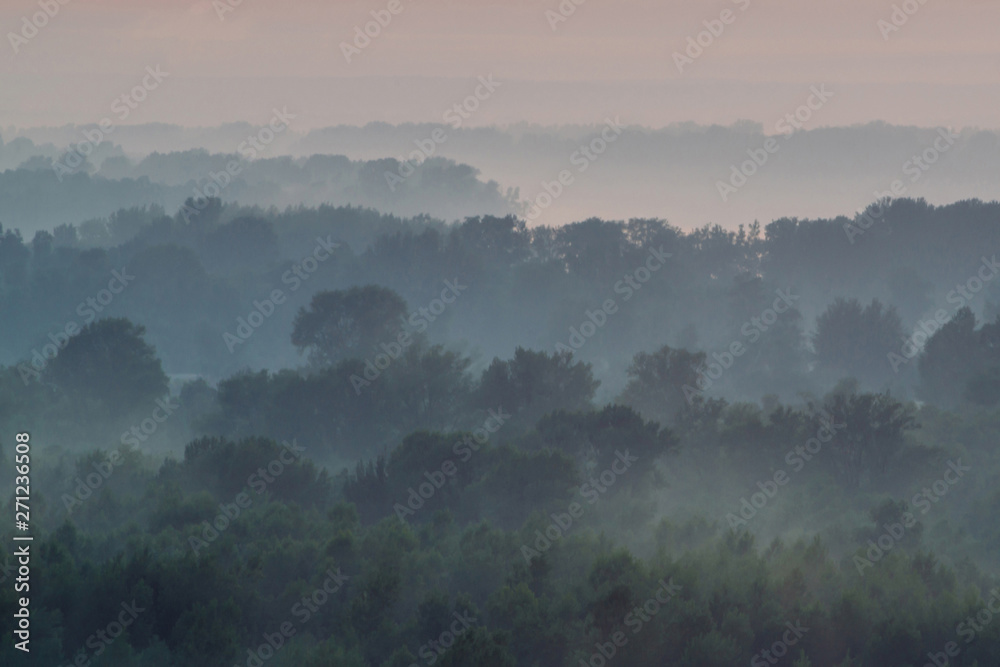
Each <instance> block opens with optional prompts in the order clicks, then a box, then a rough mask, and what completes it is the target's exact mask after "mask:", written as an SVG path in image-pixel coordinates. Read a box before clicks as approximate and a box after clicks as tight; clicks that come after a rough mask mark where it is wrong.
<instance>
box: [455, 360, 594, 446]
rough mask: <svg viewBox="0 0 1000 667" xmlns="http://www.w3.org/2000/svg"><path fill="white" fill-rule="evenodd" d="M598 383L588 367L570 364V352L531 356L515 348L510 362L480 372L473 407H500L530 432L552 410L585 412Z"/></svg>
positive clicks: (583, 364) (588, 365) (498, 363)
mask: <svg viewBox="0 0 1000 667" xmlns="http://www.w3.org/2000/svg"><path fill="white" fill-rule="evenodd" d="M599 384H600V380H595V379H594V375H593V372H592V370H591V366H590V364H587V363H584V362H582V361H578V362H576V363H574V362H573V354H572V353H571V352H554V353H552V354H551V355H550V354H548V353H547V352H535V351H533V350H526V349H524V348H523V347H518V348H517V349H516V350H514V358H513V359H509V360H506V361H503V360H501V359H500V358H495V359H494V360H493V363H491V364H490V366H489V368H487V369H486V370H485V371H483V375H482V378H481V379H480V381H479V389H478V390H477V392H476V396H475V398H474V402H475V405H476V407H479V408H482V409H484V410H485V409H489V408H494V409H496V408H497V407H502V408H503V409H504V410H507V411H508V412H510V413H512V414H513V415H514V418H515V420H517V421H519V422H520V424H521V427H522V428H530V427H531V426H533V425H534V424H535V422H536V421H537V420H538V419H539V418H540V417H541V416H542V415H544V414H546V413H549V412H552V411H553V410H568V411H571V412H572V411H581V410H588V409H590V407H591V402H592V401H593V399H594V393H595V392H596V391H597V387H598V385H599Z"/></svg>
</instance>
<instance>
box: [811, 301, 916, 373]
mask: <svg viewBox="0 0 1000 667" xmlns="http://www.w3.org/2000/svg"><path fill="white" fill-rule="evenodd" d="M903 340H904V335H903V323H902V320H901V319H900V317H899V313H897V312H896V309H895V307H893V306H883V305H882V303H881V302H880V301H879V300H878V299H874V300H873V301H872V302H871V303H870V304H868V305H867V306H864V307H862V305H861V302H859V301H858V300H857V299H850V300H848V299H843V298H838V299H837V300H836V301H834V302H833V303H832V304H830V306H829V307H828V308H827V309H826V310H825V311H824V312H823V314H822V315H820V316H819V318H818V319H817V320H816V335H815V336H814V338H813V346H814V348H815V350H816V359H817V361H818V362H819V365H820V367H821V368H823V369H826V370H827V371H830V372H833V373H838V374H840V375H849V376H852V377H855V378H858V379H859V380H861V381H862V382H865V383H867V384H872V385H879V384H882V383H883V382H884V381H885V380H886V379H887V378H888V377H889V372H890V370H891V369H892V367H891V365H890V363H889V361H888V359H889V357H888V355H889V353H891V352H896V353H898V352H899V350H900V349H901V347H902V345H903Z"/></svg>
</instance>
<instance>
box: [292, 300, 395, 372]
mask: <svg viewBox="0 0 1000 667" xmlns="http://www.w3.org/2000/svg"><path fill="white" fill-rule="evenodd" d="M406 312H407V308H406V301H404V300H403V297H401V296H399V294H397V293H396V292H394V291H393V290H391V289H389V288H388V287H381V286H379V285H365V286H364V287H352V288H351V289H348V290H335V291H325V292H319V293H318V294H316V295H315V296H313V298H312V301H311V302H310V304H309V307H308V308H302V309H300V310H299V312H298V314H297V315H296V316H295V323H294V325H293V330H292V344H293V345H295V347H296V348H298V350H299V352H300V353H308V355H309V361H310V363H311V364H312V365H313V366H314V367H317V368H320V367H325V366H331V365H333V364H335V363H336V362H338V361H340V360H342V359H348V358H352V357H364V356H366V355H367V354H368V353H377V352H382V350H381V349H379V344H384V345H386V346H393V345H397V346H398V345H399V342H398V337H399V335H400V333H401V332H402V327H403V324H404V321H405V317H406Z"/></svg>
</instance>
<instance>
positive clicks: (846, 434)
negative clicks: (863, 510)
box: [824, 392, 919, 486]
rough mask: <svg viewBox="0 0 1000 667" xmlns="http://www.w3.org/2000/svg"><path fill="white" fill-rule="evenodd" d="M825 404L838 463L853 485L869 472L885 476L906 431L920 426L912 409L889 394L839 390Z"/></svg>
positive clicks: (829, 430)
mask: <svg viewBox="0 0 1000 667" xmlns="http://www.w3.org/2000/svg"><path fill="white" fill-rule="evenodd" d="M824 407H825V409H826V412H827V414H828V415H829V420H828V421H827V422H824V425H825V426H826V428H827V432H832V433H833V441H832V443H831V444H832V448H833V451H834V453H835V457H836V459H837V464H838V467H839V468H840V473H841V475H842V476H843V478H844V480H845V481H846V482H847V484H848V485H850V486H860V485H861V482H862V481H863V478H864V475H865V474H866V473H867V474H868V475H869V476H874V475H884V474H885V473H886V472H887V471H888V467H889V461H890V460H891V459H892V457H893V456H894V455H895V454H896V453H897V452H898V451H899V449H900V448H901V447H902V445H903V436H904V434H905V433H906V432H907V431H910V430H912V429H915V428H919V427H918V425H917V420H916V417H915V415H914V413H913V408H912V407H910V406H907V405H904V404H903V403H900V402H899V401H897V400H896V399H894V398H892V397H891V396H890V395H889V394H888V393H883V394H872V393H865V394H856V393H847V392H837V393H834V394H833V395H832V396H830V397H829V398H828V399H827V401H826V403H825V405H824Z"/></svg>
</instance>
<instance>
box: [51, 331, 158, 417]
mask: <svg viewBox="0 0 1000 667" xmlns="http://www.w3.org/2000/svg"><path fill="white" fill-rule="evenodd" d="M145 333H146V329H145V327H143V326H142V325H140V324H134V323H132V322H130V321H129V320H127V319H125V318H109V319H103V320H98V321H96V322H93V323H91V324H88V325H86V326H85V327H84V328H83V329H82V330H81V331H80V333H79V334H77V335H76V336H74V337H72V338H70V339H69V342H68V343H67V344H66V347H65V348H63V350H62V352H60V353H59V355H58V356H57V357H56V358H55V359H53V360H52V362H51V363H50V364H49V366H48V368H47V369H46V371H45V377H46V379H47V380H49V381H51V382H52V383H53V384H55V385H56V386H58V387H59V388H60V389H61V390H62V391H63V392H65V393H66V395H67V396H68V397H70V399H71V400H72V401H73V402H74V403H75V404H76V405H77V406H78V407H79V408H81V409H83V408H84V407H85V406H90V407H97V406H101V407H102V408H103V409H104V410H105V411H106V412H107V413H109V414H111V415H128V414H130V413H132V412H133V411H135V410H136V409H138V408H140V407H141V408H148V409H149V410H152V409H153V408H154V407H155V406H154V405H153V402H154V401H155V400H156V399H157V398H160V397H161V396H163V395H164V394H166V393H167V375H166V373H164V372H163V366H162V365H161V363H160V360H159V359H158V358H157V357H156V350H155V349H154V348H153V346H152V345H150V344H149V343H147V342H146V341H145V340H144V339H143V336H144V335H145Z"/></svg>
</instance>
